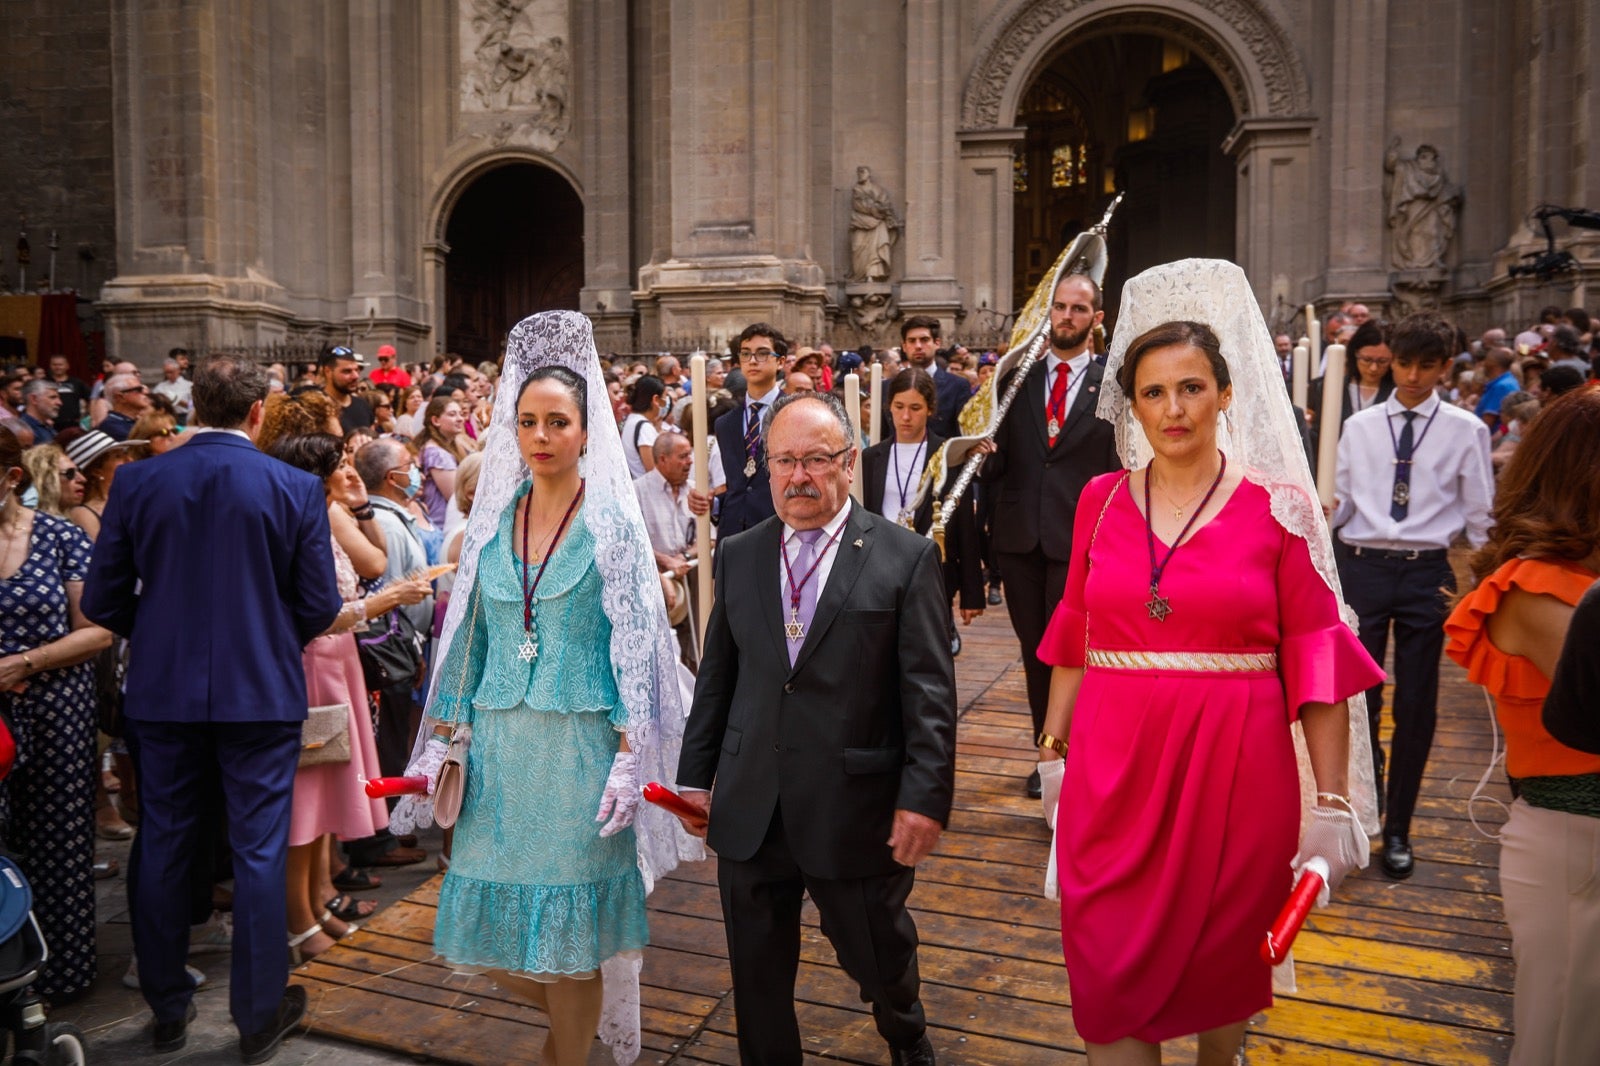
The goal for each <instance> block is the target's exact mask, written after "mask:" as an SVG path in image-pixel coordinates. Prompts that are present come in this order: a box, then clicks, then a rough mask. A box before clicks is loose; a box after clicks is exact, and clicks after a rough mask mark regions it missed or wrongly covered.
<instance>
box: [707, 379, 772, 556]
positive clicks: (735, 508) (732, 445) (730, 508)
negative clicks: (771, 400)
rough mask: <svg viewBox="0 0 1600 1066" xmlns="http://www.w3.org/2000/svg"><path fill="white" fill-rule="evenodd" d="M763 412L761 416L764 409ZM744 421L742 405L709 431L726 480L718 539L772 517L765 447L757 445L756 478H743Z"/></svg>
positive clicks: (722, 418)
mask: <svg viewBox="0 0 1600 1066" xmlns="http://www.w3.org/2000/svg"><path fill="white" fill-rule="evenodd" d="M762 413H763V415H764V414H765V410H763V412H762ZM744 419H745V405H744V404H740V405H739V406H738V407H735V408H734V409H733V410H731V411H729V412H728V413H727V414H725V415H723V416H722V417H721V418H719V419H717V421H716V423H715V424H714V425H713V426H712V429H711V431H712V432H713V433H715V434H716V436H717V448H718V449H719V450H721V452H722V472H723V474H724V476H726V477H727V479H728V487H727V490H726V491H724V492H723V494H722V503H721V509H720V510H719V511H718V513H717V537H718V539H719V540H721V539H722V538H726V537H731V536H733V535H734V534H735V533H743V532H744V531H745V530H747V529H749V528H751V527H752V526H755V525H757V524H759V523H761V522H762V521H764V520H766V519H768V518H771V517H772V515H773V510H772V488H771V484H770V481H769V479H768V477H767V453H766V448H765V446H764V445H762V444H759V443H758V444H757V445H756V449H757V451H756V472H755V476H753V477H745V475H744V464H745V461H746V459H747V458H748V456H746V455H745V451H744Z"/></svg>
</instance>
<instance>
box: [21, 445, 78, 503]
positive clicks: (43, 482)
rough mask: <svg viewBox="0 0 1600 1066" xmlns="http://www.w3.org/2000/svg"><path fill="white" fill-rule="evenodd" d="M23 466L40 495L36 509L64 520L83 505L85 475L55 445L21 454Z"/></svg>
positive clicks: (41, 446) (39, 447) (35, 446)
mask: <svg viewBox="0 0 1600 1066" xmlns="http://www.w3.org/2000/svg"><path fill="white" fill-rule="evenodd" d="M22 465H23V467H24V468H25V469H26V470H27V471H28V477H29V478H31V479H32V481H33V488H34V491H35V493H36V494H37V495H38V503H37V505H36V506H35V508H34V509H35V510H38V511H43V512H44V513H45V514H52V515H55V516H56V517H57V518H65V517H67V512H68V511H70V510H71V509H72V508H74V507H76V506H78V505H79V504H80V503H82V502H83V472H82V471H80V470H79V469H78V468H77V467H76V466H74V465H73V463H72V460H71V459H68V458H67V453H66V452H64V451H62V450H61V449H60V448H59V447H57V446H56V445H54V444H37V445H34V446H33V447H32V448H29V449H28V450H27V451H25V452H23V453H22Z"/></svg>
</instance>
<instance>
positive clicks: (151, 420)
mask: <svg viewBox="0 0 1600 1066" xmlns="http://www.w3.org/2000/svg"><path fill="white" fill-rule="evenodd" d="M128 443H129V444H142V445H143V447H142V448H140V449H139V451H138V452H137V453H135V454H136V456H137V457H138V458H140V459H143V458H145V457H147V456H151V455H165V454H166V453H167V452H170V451H171V450H172V449H174V448H176V447H177V446H178V445H180V444H182V443H183V430H182V429H180V428H179V427H178V420H177V418H175V417H174V416H173V415H171V414H169V413H168V412H166V411H162V410H158V409H157V408H154V407H152V408H150V410H148V411H146V412H144V414H142V415H140V416H139V418H138V420H137V421H135V422H134V423H133V428H132V429H130V430H128Z"/></svg>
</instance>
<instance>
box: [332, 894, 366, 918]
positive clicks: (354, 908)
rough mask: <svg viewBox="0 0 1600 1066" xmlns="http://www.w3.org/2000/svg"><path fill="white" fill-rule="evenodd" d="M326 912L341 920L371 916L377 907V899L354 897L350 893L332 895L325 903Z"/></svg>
mask: <svg viewBox="0 0 1600 1066" xmlns="http://www.w3.org/2000/svg"><path fill="white" fill-rule="evenodd" d="M326 906H327V908H328V913H329V914H332V915H333V916H334V917H335V918H337V919H339V920H340V921H341V922H353V921H356V920H357V919H362V920H364V919H367V918H371V917H372V915H373V912H374V911H376V910H377V909H378V901H377V900H372V899H356V898H355V897H354V896H350V895H340V896H334V897H333V898H332V899H330V900H329V901H328V902H327V904H326Z"/></svg>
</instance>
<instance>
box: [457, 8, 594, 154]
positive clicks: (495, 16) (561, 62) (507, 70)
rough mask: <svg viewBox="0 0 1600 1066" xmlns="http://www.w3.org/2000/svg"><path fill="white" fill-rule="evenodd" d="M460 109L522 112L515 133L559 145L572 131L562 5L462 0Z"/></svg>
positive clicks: (569, 72) (569, 63)
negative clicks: (521, 131)
mask: <svg viewBox="0 0 1600 1066" xmlns="http://www.w3.org/2000/svg"><path fill="white" fill-rule="evenodd" d="M460 4H461V16H462V22H463V32H462V85H461V108H462V110H463V111H475V112H496V113H504V112H519V113H521V114H522V115H523V116H524V117H522V118H521V119H520V121H518V122H516V123H514V124H513V125H514V128H516V129H523V128H526V129H527V130H528V131H529V132H530V134H532V133H537V134H543V135H545V136H546V137H550V138H554V139H555V140H556V141H557V142H559V140H560V139H561V138H563V137H564V136H565V135H566V133H567V131H568V129H569V128H570V126H571V116H570V114H569V113H568V109H567V94H568V86H569V84H570V82H571V74H572V60H571V55H570V53H569V52H568V50H567V43H566V7H565V4H564V2H561V0H460Z"/></svg>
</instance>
